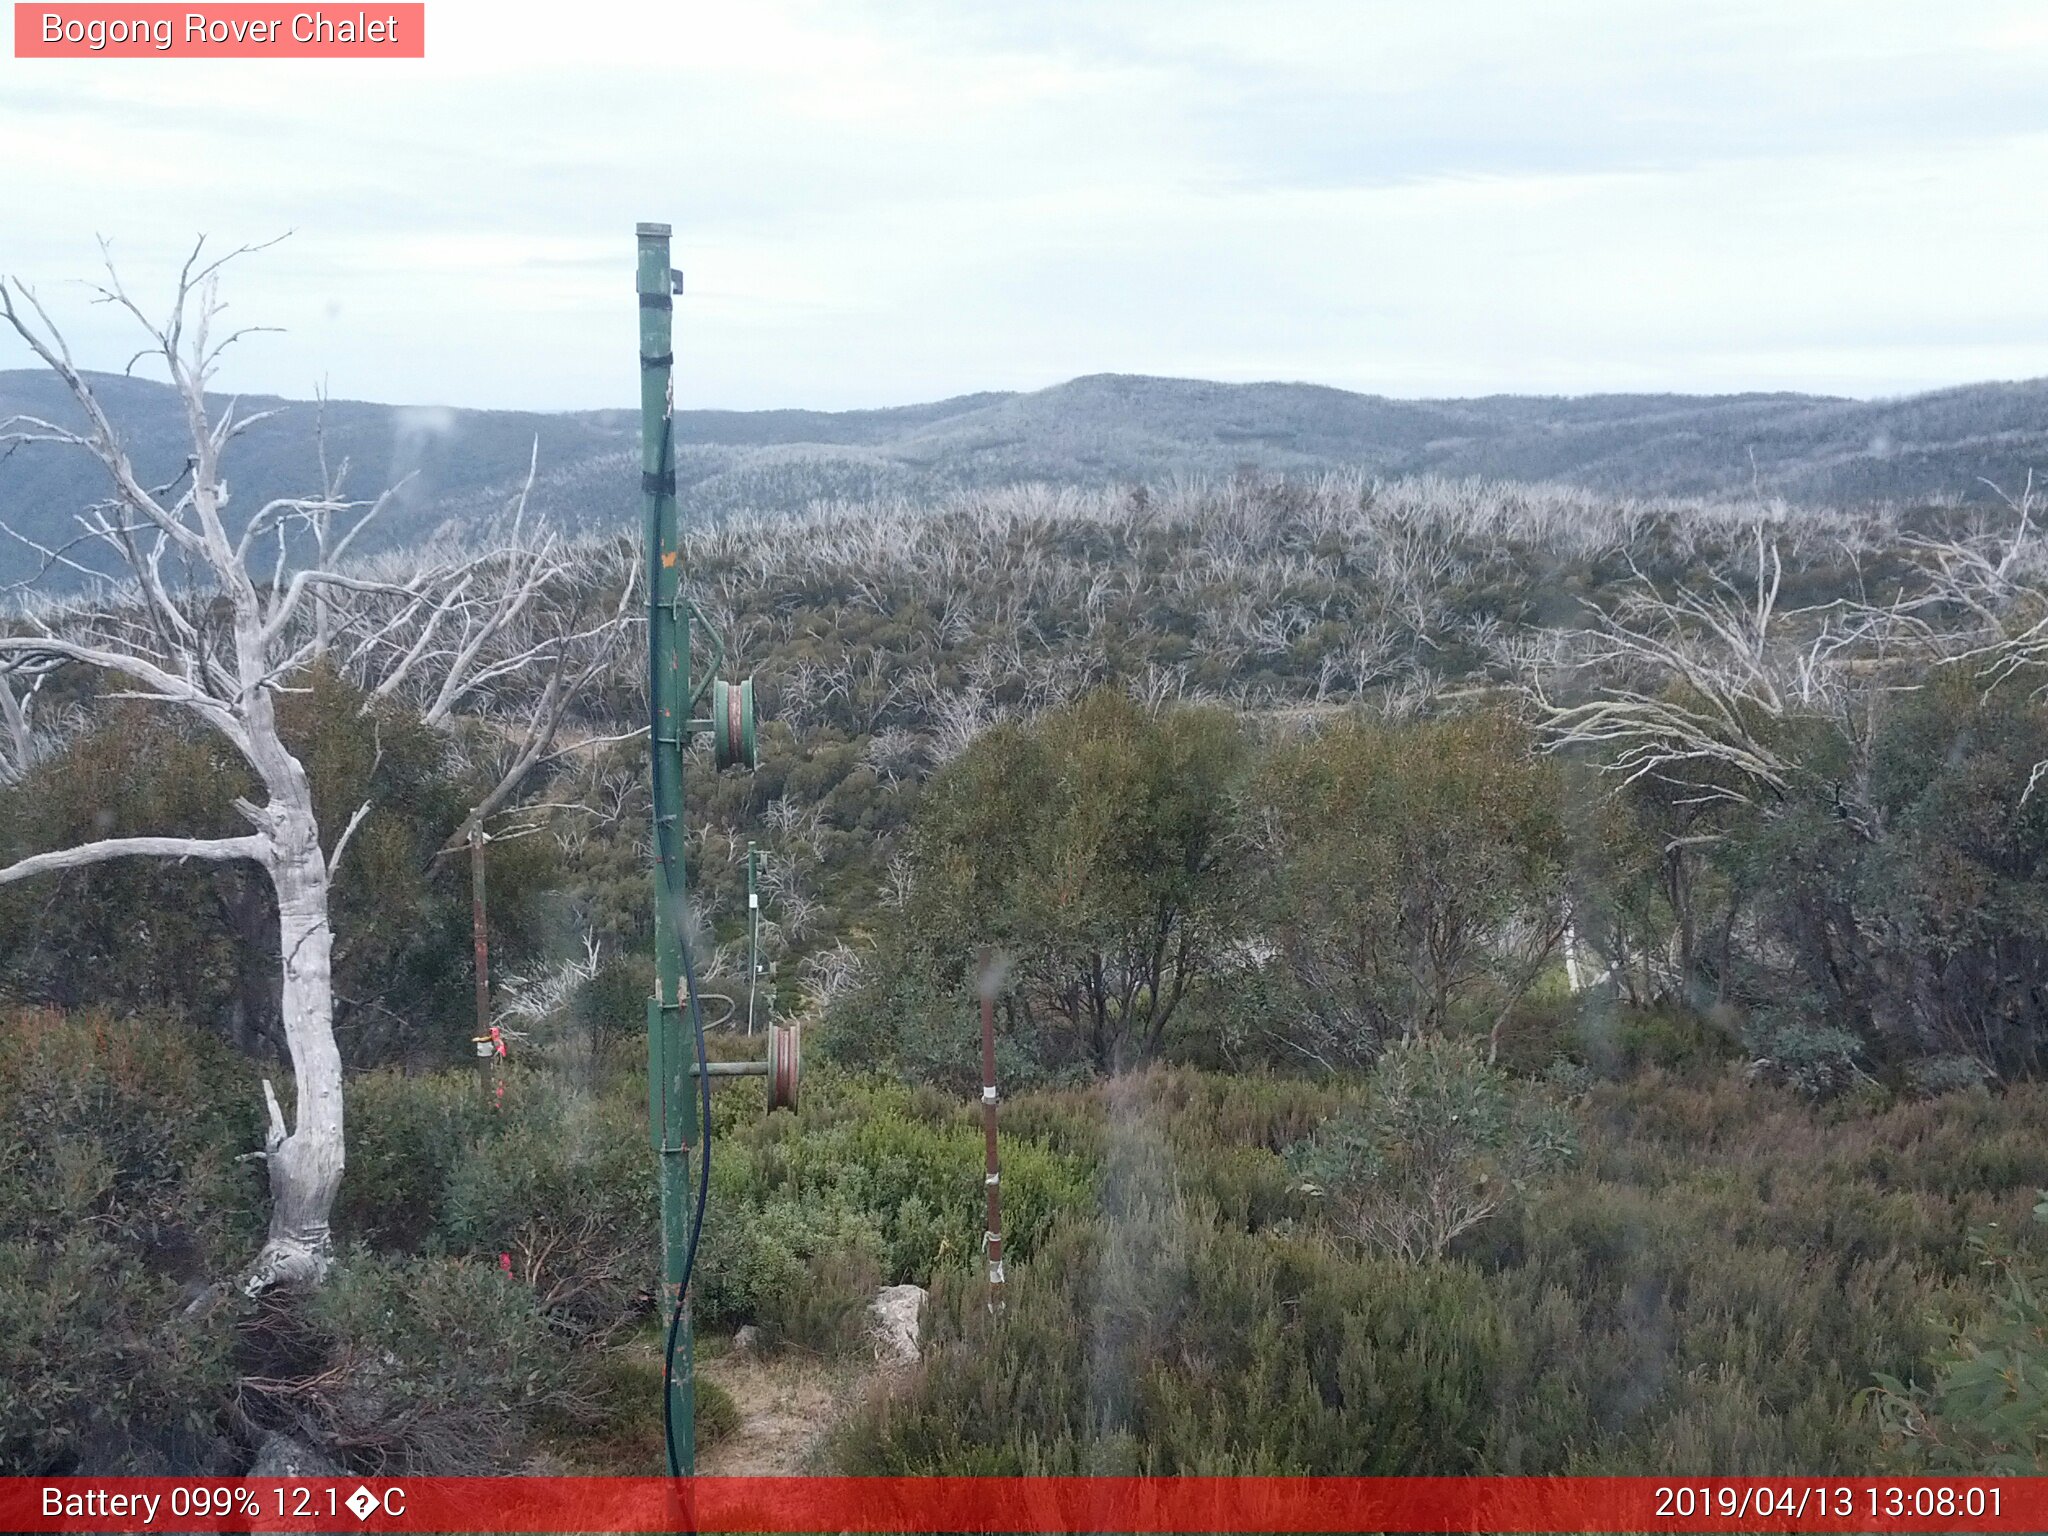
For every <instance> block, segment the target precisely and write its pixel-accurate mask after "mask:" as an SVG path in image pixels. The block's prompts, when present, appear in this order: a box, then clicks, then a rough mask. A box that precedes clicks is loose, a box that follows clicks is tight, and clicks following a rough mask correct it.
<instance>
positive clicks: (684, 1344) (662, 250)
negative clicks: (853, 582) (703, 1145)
mask: <svg viewBox="0 0 2048 1536" xmlns="http://www.w3.org/2000/svg"><path fill="white" fill-rule="evenodd" d="M637 234H638V237H639V246H640V262H639V279H638V282H637V285H636V286H637V287H638V288H639V291H640V489H641V505H642V510H643V512H644V514H645V520H646V530H647V579H648V581H649V583H650V594H651V595H650V601H649V604H648V626H647V645H648V651H649V658H650V664H649V669H648V684H649V687H650V689H651V690H652V692H653V695H654V696H653V699H652V700H651V701H650V702H651V705H652V713H651V724H652V726H653V730H652V733H651V737H652V739H651V740H649V742H648V744H647V747H648V751H649V753H650V754H651V755H652V763H653V783H654V790H655V794H654V846H655V865H654V997H653V998H652V999H651V1000H650V1001H649V1003H648V1009H647V1100H648V1102H647V1111H648V1123H649V1128H650V1130H651V1131H652V1133H653V1140H654V1149H655V1152H656V1154H657V1155H658V1157H659V1159H660V1167H661V1256H662V1281H663V1284H662V1297H663V1301H664V1308H663V1312H664V1316H666V1315H667V1314H668V1313H670V1312H671V1311H673V1309H674V1308H675V1307H676V1306H677V1305H679V1304H680V1305H681V1306H682V1308H683V1318H682V1326H681V1329H680V1331H679V1334H678V1337H677V1341H676V1365H675V1371H674V1375H673V1377H672V1380H671V1385H670V1401H671V1411H672V1413H673V1415H674V1419H675V1426H676V1454H677V1457H678V1459H679V1460H680V1462H681V1463H682V1470H683V1471H685V1472H694V1471H695V1470H696V1465H697V1451H696V1446H697V1433H696V1393H695V1381H694V1373H693V1370H692V1355H693V1353H694V1351H693V1348H692V1338H693V1335H692V1329H691V1326H690V1314H689V1298H688V1297H687V1296H684V1295H683V1294H682V1283H683V1257H684V1249H685V1247H686V1246H687V1245H688V1243H689V1237H690V1230H689V1214H690V1193H691V1192H690V1177H691V1167H690V1154H691V1151H692V1149H693V1148H694V1146H695V1144H696V1140H697V1099H696V1095H695V1093H694V1091H693V1084H692V1080H691V1072H690V1067H691V1064H692V1061H693V1056H692V1051H691V1045H692V1042H691V1040H690V1039H689V1037H688V1033H687V1031H686V1030H685V1028H684V1022H683V1021H684V1011H683V1010H684V1007H685V1003H686V999H685V998H684V996H683V956H682V918H683V900H684V878H683V850H684V841H683V749H684V747H685V746H686V745H687V737H688V734H689V729H690V723H689V707H690V619H689V611H688V609H687V608H686V607H685V606H684V603H683V598H682V590H683V558H682V544H681V540H680V538H679V537H678V532H677V527H676V455H675V438H674V434H673V430H672V429H673V419H672V418H673V410H674V402H673V397H672V393H671V387H670V385H671V378H672V375H673V370H674V366H675V359H674V356H673V350H672V349H673V339H674V326H673V323H672V322H673V320H674V304H675V300H674V297H673V283H672V280H671V275H670V270H669V249H668V242H669V227H668V225H666V224H642V225H640V226H639V229H638V231H637Z"/></svg>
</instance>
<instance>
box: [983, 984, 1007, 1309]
mask: <svg viewBox="0 0 2048 1536" xmlns="http://www.w3.org/2000/svg"><path fill="white" fill-rule="evenodd" d="M981 1125H982V1136H983V1139H984V1141H985V1142H986V1143H987V1151H988V1158H987V1163H988V1167H987V1173H986V1175H985V1176H984V1178H983V1180H982V1183H983V1185H984V1186H985V1187H986V1189H987V1191H988V1227H987V1229H986V1230H985V1231H984V1232H983V1233H982V1237H981V1248H982V1253H983V1254H984V1255H985V1256H986V1257H987V1259H988V1309H989V1311H991V1312H1000V1311H1002V1310H1003V1183H1002V1180H1003V1170H1002V1162H1001V1159H1000V1157H999V1156H998V1155H997V1152H996V963H995V956H994V954H993V953H992V952H990V951H988V950H983V951H982V953H981Z"/></svg>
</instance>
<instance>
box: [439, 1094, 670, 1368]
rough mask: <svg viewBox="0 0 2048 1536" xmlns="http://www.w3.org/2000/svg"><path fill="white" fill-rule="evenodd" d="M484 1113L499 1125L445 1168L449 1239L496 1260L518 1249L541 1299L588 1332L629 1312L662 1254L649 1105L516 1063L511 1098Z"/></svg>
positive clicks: (520, 1268)
mask: <svg viewBox="0 0 2048 1536" xmlns="http://www.w3.org/2000/svg"><path fill="white" fill-rule="evenodd" d="M486 1114H487V1116H488V1122H487V1128H488V1131H489V1133H490V1134H488V1135H480V1136H478V1137H476V1138H475V1139H473V1140H472V1141H471V1142H470V1143H468V1144H467V1145H466V1146H465V1147H464V1148H463V1151H462V1155H461V1157H460V1158H459V1160H458V1161H457V1162H456V1164H455V1166H454V1168H453V1169H452V1170H451V1172H450V1173H449V1175H448V1179H447V1184H446V1191H445V1197H444V1198H445V1207H444V1214H443V1217H442V1232H443V1233H444V1235H445V1241H446V1244H447V1247H448V1248H449V1249H450V1250H451V1251H453V1252H457V1253H470V1254H476V1255H479V1256H482V1257H485V1258H488V1259H490V1260H491V1261H493V1262H496V1261H497V1258H498V1256H499V1255H500V1254H508V1255H510V1258H511V1262H512V1273H513V1274H514V1275H515V1276H516V1277H517V1278H518V1279H519V1280H520V1281H521V1282H522V1283H523V1284H525V1285H527V1286H530V1287H531V1288H532V1291H533V1296H534V1305H535V1306H537V1307H538V1308H539V1309H540V1310H541V1311H542V1313H544V1314H545V1315H547V1316H549V1317H551V1318H554V1319H556V1320H558V1321H561V1322H565V1323H568V1324H570V1325H572V1326H573V1327H574V1328H576V1329H577V1330H578V1331H580V1332H584V1333H594V1334H599V1335H602V1334H605V1333H608V1332H610V1331H612V1330H614V1329H617V1328H619V1327H622V1326H624V1325H625V1324H627V1323H628V1322H630V1321H631V1319H632V1317H633V1315H634V1298H635V1296H636V1295H637V1294H638V1293H639V1292H640V1291H641V1290H642V1289H644V1288H645V1286H646V1285H647V1284H648V1282H649V1280H650V1279H651V1278H652V1276H653V1275H654V1273H655V1270H656V1267H657V1265H658V1263H659V1258H658V1255H659V1252H660V1238H659V1234H658V1230H657V1227H656V1220H657V1214H658V1210H659V1206H658V1201H657V1193H656V1174H655V1168H654V1157H653V1154H652V1153H651V1152H649V1151H648V1148H647V1132H646V1123H645V1108H644V1105H642V1104H637V1103H630V1102H626V1101H623V1100H622V1099H620V1098H603V1097H596V1096H585V1095H580V1094H574V1093H570V1092H565V1091H562V1090H559V1089H557V1088H554V1087H552V1086H551V1085H549V1084H548V1083H547V1082H546V1081H545V1080H543V1079H540V1078H538V1077H535V1076H533V1075H531V1074H525V1073H517V1074H511V1075H510V1077H509V1079H508V1085H507V1088H506V1093H505V1106H504V1107H503V1108H502V1109H493V1110H489V1111H486Z"/></svg>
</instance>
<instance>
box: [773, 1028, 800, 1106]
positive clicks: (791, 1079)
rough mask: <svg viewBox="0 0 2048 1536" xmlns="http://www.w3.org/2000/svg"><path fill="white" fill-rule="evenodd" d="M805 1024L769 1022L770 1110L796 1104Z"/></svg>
mask: <svg viewBox="0 0 2048 1536" xmlns="http://www.w3.org/2000/svg"><path fill="white" fill-rule="evenodd" d="M803 1044H804V1027H803V1025H801V1024H770V1025H769V1026H768V1112H769V1113H770V1114H773V1113H774V1112H775V1111H776V1110H778V1109H795V1108H796V1083H797V1076H798V1073H799V1072H800V1070H801V1068H802V1058H803Z"/></svg>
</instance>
